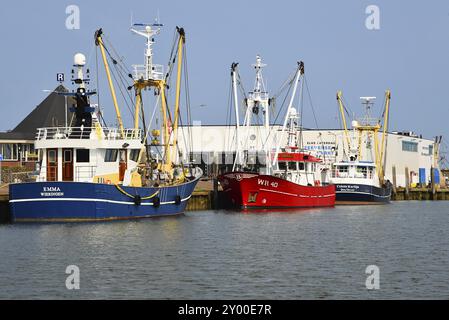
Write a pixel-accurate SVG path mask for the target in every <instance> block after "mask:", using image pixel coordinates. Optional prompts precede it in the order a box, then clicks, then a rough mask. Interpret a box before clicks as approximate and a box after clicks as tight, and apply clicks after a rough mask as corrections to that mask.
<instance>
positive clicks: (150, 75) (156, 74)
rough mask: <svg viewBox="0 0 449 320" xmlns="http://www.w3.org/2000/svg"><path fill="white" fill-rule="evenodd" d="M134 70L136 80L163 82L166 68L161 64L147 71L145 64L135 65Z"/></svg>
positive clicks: (154, 65)
mask: <svg viewBox="0 0 449 320" xmlns="http://www.w3.org/2000/svg"><path fill="white" fill-rule="evenodd" d="M132 67H133V70H134V75H133V79H134V80H136V81H137V80H163V79H164V66H163V65H160V64H153V66H152V69H151V70H147V68H146V66H145V65H143V64H135V65H133V66H132Z"/></svg>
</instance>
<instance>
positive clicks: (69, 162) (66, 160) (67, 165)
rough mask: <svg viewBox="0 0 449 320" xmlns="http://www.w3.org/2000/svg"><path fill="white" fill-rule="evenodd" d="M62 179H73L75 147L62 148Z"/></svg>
mask: <svg viewBox="0 0 449 320" xmlns="http://www.w3.org/2000/svg"><path fill="white" fill-rule="evenodd" d="M62 181H73V149H62Z"/></svg>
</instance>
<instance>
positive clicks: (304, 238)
mask: <svg viewBox="0 0 449 320" xmlns="http://www.w3.org/2000/svg"><path fill="white" fill-rule="evenodd" d="M68 265H77V266H78V267H79V269H80V289H79V290H68V289H66V286H65V282H66V277H67V276H68V275H67V274H66V273H65V271H66V267H67V266H68ZM368 265H376V266H378V267H379V271H380V289H379V290H367V289H366V286H365V281H366V278H367V277H368V275H367V274H366V273H365V270H366V267H367V266H368ZM0 298H1V299H5V298H6V299H10V298H13V299H19V298H25V299H44V298H51V299H67V298H74V299H91V298H94V299H102V298H112V299H123V298H137V299H364V298H367V299H378V298H383V299H392V298H399V299H419V298H422V299H431V298H434V299H449V202H395V203H392V204H390V205H385V206H349V207H336V208H334V209H313V210H302V211H292V212H269V213H264V212H260V213H250V214H243V213H238V212H226V211H217V212H214V211H204V212H188V213H186V214H185V215H184V216H181V217H176V218H159V219H149V220H140V221H132V222H112V223H111V222H109V223H82V224H33V225H0Z"/></svg>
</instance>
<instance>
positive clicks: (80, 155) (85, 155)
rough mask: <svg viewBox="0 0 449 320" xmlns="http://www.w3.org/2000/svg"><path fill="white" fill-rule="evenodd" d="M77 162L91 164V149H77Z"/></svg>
mask: <svg viewBox="0 0 449 320" xmlns="http://www.w3.org/2000/svg"><path fill="white" fill-rule="evenodd" d="M76 162H90V157H89V149H76Z"/></svg>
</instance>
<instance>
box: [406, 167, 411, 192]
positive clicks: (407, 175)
mask: <svg viewBox="0 0 449 320" xmlns="http://www.w3.org/2000/svg"><path fill="white" fill-rule="evenodd" d="M409 179H410V175H409V174H408V167H405V200H409V193H410V180H409Z"/></svg>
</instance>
